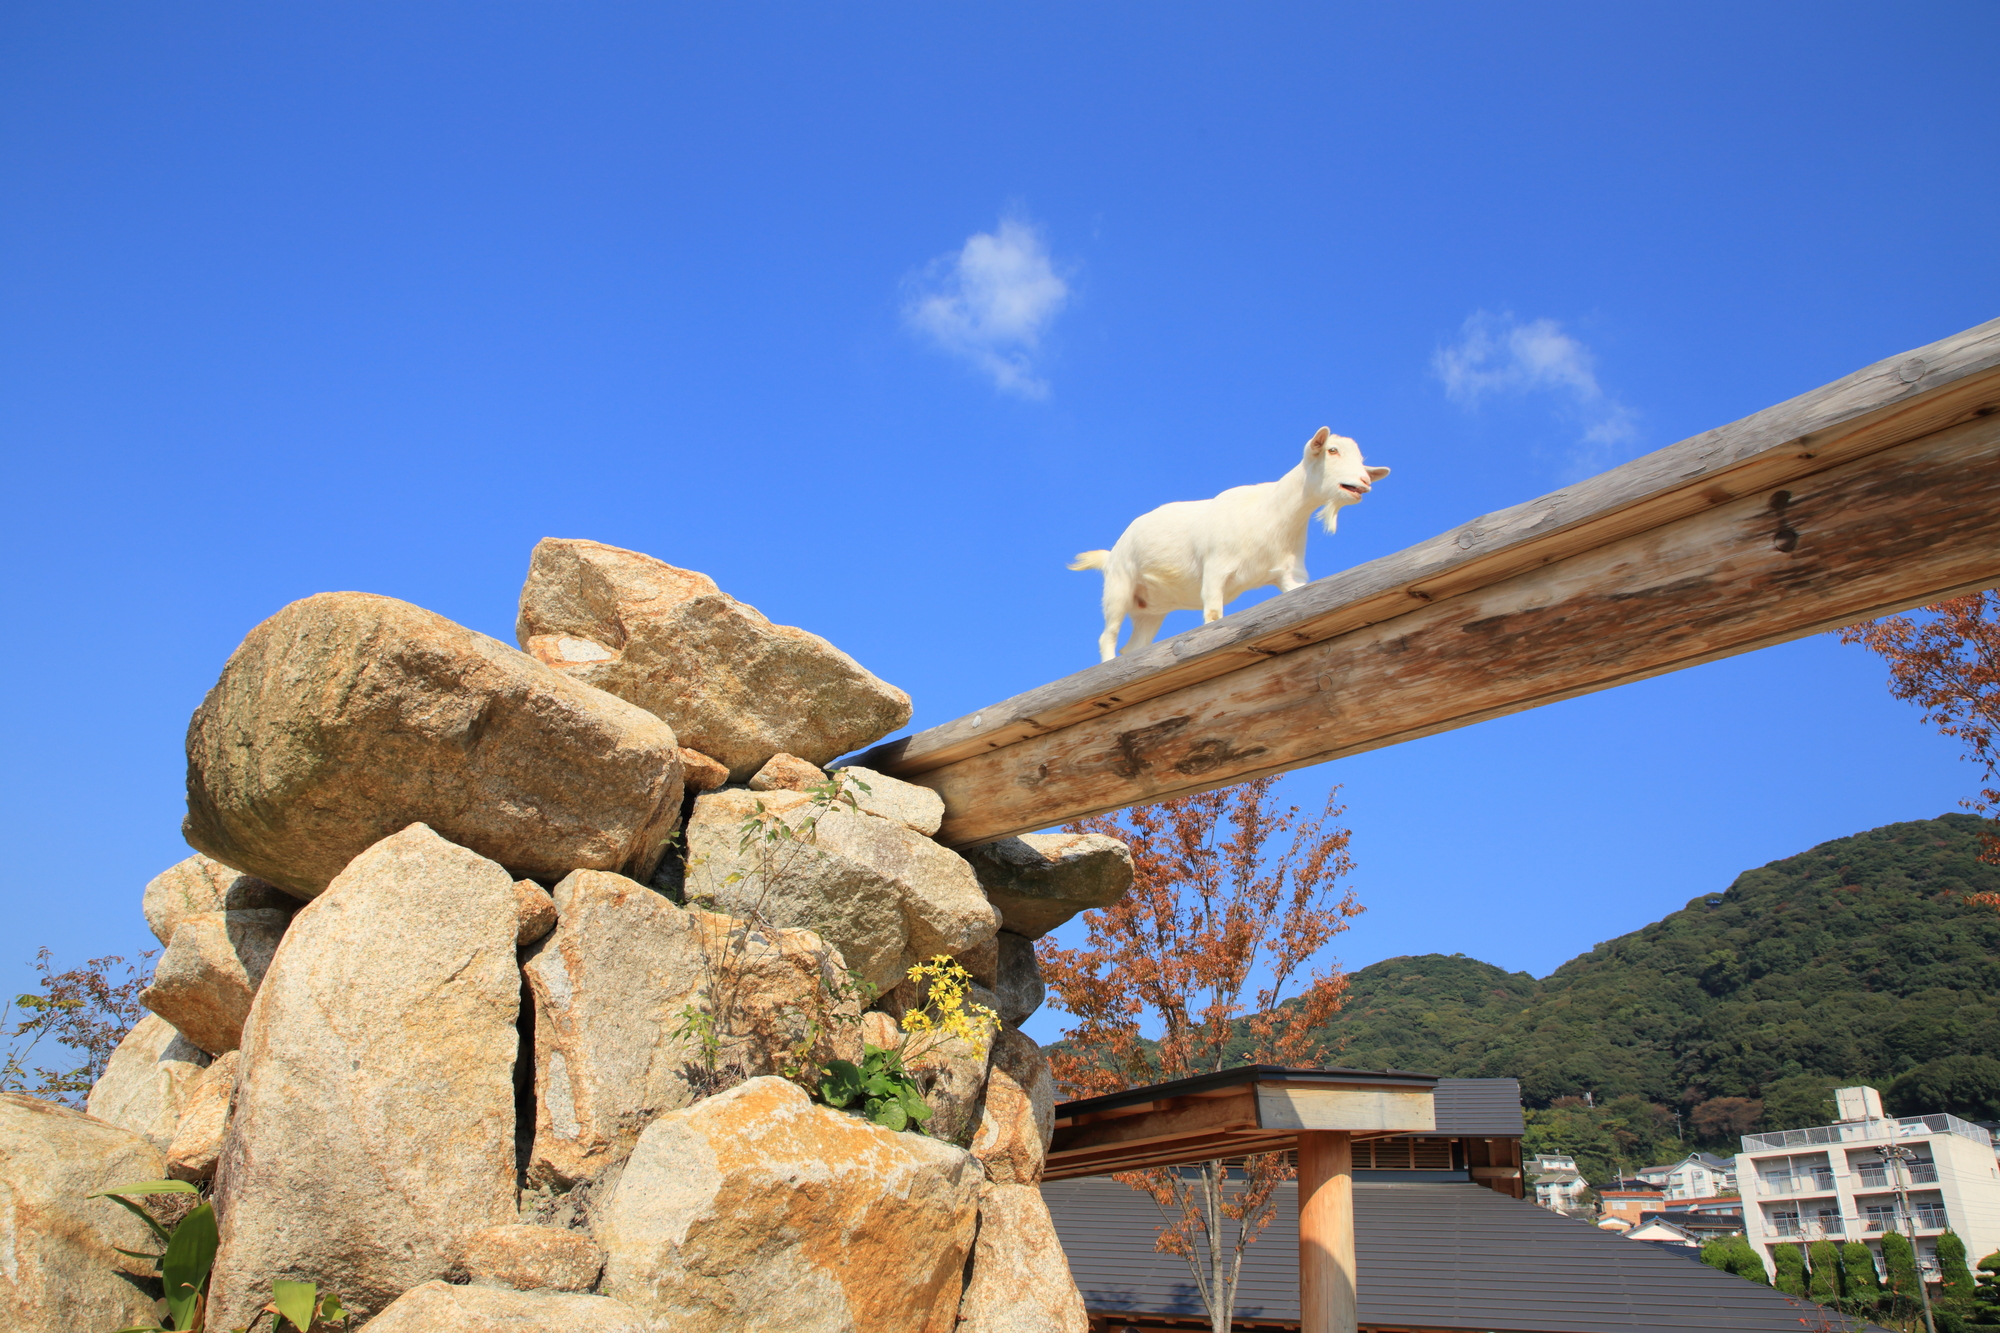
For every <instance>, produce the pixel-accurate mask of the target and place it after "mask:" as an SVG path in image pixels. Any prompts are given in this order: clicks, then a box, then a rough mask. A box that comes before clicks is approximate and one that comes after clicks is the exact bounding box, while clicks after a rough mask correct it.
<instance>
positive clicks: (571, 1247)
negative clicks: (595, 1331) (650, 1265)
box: [459, 1222, 604, 1291]
mask: <svg viewBox="0 0 2000 1333" xmlns="http://www.w3.org/2000/svg"><path fill="white" fill-rule="evenodd" d="M459 1264H460V1267H461V1269H462V1270H463V1272H464V1273H465V1276H466V1278H467V1280H469V1281H470V1282H472V1283H473V1284H474V1285H475V1286H482V1287H512V1288H514V1289H515V1290H516V1291H589V1290H590V1289H591V1288H592V1287H594V1286H596V1285H597V1275H598V1274H599V1273H600V1272H602V1271H603V1269H604V1251H603V1250H601V1249H599V1248H598V1247H597V1243H596V1242H595V1241H593V1240H591V1238H590V1237H588V1236H586V1235H584V1234H583V1233H582V1232H580V1231H570V1230H568V1229H566V1228H563V1227H542V1226H532V1225H530V1224H528V1223H525V1222H509V1223H505V1224H504V1225H501V1226H497V1227H487V1228H486V1229H484V1230H483V1231H475V1232H473V1233H472V1234H471V1235H470V1236H468V1237H466V1238H465V1245H464V1247H463V1248H462V1249H461V1250H460V1251H459Z"/></svg>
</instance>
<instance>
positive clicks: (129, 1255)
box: [111, 1245, 166, 1268]
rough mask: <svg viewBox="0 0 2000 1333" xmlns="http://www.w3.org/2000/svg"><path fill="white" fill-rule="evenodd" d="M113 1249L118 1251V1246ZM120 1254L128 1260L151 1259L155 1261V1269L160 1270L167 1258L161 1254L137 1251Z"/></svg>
mask: <svg viewBox="0 0 2000 1333" xmlns="http://www.w3.org/2000/svg"><path fill="white" fill-rule="evenodd" d="M111 1248H112V1249H114V1250H118V1247H117V1246H116V1245H113V1246H112V1247H111ZM118 1253H120V1254H122V1255H124V1256H125V1257H126V1258H127V1259H150V1260H152V1261H153V1267H155V1268H158V1267H159V1266H160V1260H161V1259H163V1258H165V1257H166V1256H165V1255H160V1254H141V1253H139V1251H137V1250H118Z"/></svg>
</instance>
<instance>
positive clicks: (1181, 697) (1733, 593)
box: [858, 320, 2000, 847]
mask: <svg viewBox="0 0 2000 1333" xmlns="http://www.w3.org/2000/svg"><path fill="white" fill-rule="evenodd" d="M1996 413H2000V320H1995V321H1992V322H1990V323H1987V324H1984V325H1981V326H1980V327H1979V328H1976V329H1972V330H1969V331H1967V332H1966V333H1963V334H1959V335H1957V336H1955V337H1953V338H1948V339H1945V340H1943V341H1941V342H1938V343H1934V344H1932V345H1931V346H1929V347H1925V348H1919V349H1917V350H1916V351H1914V352H1911V353H1906V354H1905V355H1903V356H1901V357H1894V358H1891V359H1890V360H1888V361H1884V362H1881V363H1878V364H1877V365H1875V366H1871V367H1869V368H1868V369H1866V370H1863V371H1858V372H1856V373H1855V374H1854V375H1850V376H1848V377H1847V378H1846V379H1844V380H1841V381H1839V382H1838V383H1835V384H1832V385H1828V386H1826V387H1825V388H1823V389H1820V390H1816V391H1814V392H1813V393H1810V394H1806V395H1803V396H1801V397H1800V398H1797V399H1794V400H1792V401H1791V402H1789V403H1786V404H1782V405H1780V406H1779V407H1775V408H1772V409H1769V410H1768V411H1766V412H1760V413H1758V414H1757V415H1756V416H1753V417H1748V418H1745V419H1744V420H1743V421H1739V422H1736V423H1734V424H1733V425H1731V426H1726V427H1723V428H1721V429H1719V430H1715V431H1710V432H1707V433H1706V434H1704V435H1699V436H1696V437H1694V438H1693V439H1690V440H1686V441H1683V442H1682V443H1680V444H1677V445H1673V446H1671V447H1669V448H1667V449H1663V450H1660V451H1659V452H1657V453H1654V454H1651V455H1648V456H1647V457H1645V458H1641V459H1638V460H1636V461H1634V462H1632V463H1629V464H1627V465H1626V466H1624V467H1622V468H1618V469H1615V470H1614V471H1612V472H1609V473H1605V474H1604V475H1602V476H1600V477H1596V478H1593V479H1591V480H1590V481H1587V482H1584V483H1582V484H1580V485H1578V486H1575V487H1572V488H1569V489H1568V490H1565V491H1562V492H1558V493H1556V494H1554V495H1551V496H1544V497H1543V498H1541V499H1540V500H1535V501H1531V502H1529V503H1528V504H1525V505H1519V506H1516V507H1515V508H1513V509H1510V510H1504V511H1501V512H1500V513H1498V514H1493V515H1489V516H1487V517H1486V518H1484V519H1480V520H1477V521H1475V522H1474V523H1471V524H1466V525H1464V526H1462V527H1461V528H1459V529H1457V530H1455V531H1454V532H1450V533H1446V534H1444V535H1442V536H1440V537H1436V538H1433V539H1432V540H1431V541H1429V542H1426V543H1424V544H1422V545H1420V546H1417V547H1413V548H1411V549H1409V550H1407V551H1403V552H1399V553H1397V554H1396V555H1392V556H1387V557H1384V558H1383V559H1381V560H1377V561H1374V562H1371V563H1370V564H1368V565H1364V566H1361V567H1359V568H1358V569H1354V570H1349V571H1347V573H1345V574H1342V575H1339V576H1336V577H1334V578H1332V579H1327V580H1322V581H1321V582H1318V583H1314V584H1310V585H1308V586H1307V587H1305V588H1301V589H1298V590H1297V591H1294V592H1291V593H1287V594H1285V595H1284V596H1281V597H1275V598H1272V599H1271V600H1269V601H1267V602H1264V603H1262V604H1260V605H1258V606H1256V607H1253V608H1251V609H1250V610H1248V611H1244V612H1240V613H1238V614H1236V615H1231V616H1227V617H1224V618H1223V619H1222V620H1220V621H1217V622H1215V623H1214V624H1211V625H1204V626H1202V627H1200V628H1199V629H1196V630H1191V631H1189V632H1187V633H1185V634H1181V635H1177V636H1176V637H1174V638H1173V639H1169V640H1167V641H1166V642H1164V643H1161V644H1157V645H1155V646H1153V647H1152V648H1149V649H1147V650H1145V651H1144V652H1141V653H1138V654H1135V655H1134V656H1132V657H1121V658H1119V659H1116V660H1115V661H1112V662H1108V663H1104V664H1102V665H1100V666H1097V667H1092V668H1090V669H1089V670H1087V671H1082V672H1078V673H1077V674H1076V675H1074V676H1071V677H1069V678H1067V679H1066V680H1063V681H1058V682H1056V683H1055V684H1053V685H1049V686H1044V687H1042V688H1041V689H1039V690H1036V691H1031V692H1030V693H1029V694H1026V695H1022V696H1019V697H1017V698H1016V699H1012V700H1008V701H1007V702H1005V703H1003V704H1000V705H996V706H995V707H993V708H991V709H986V710H982V711H981V712H980V713H977V714H974V715H972V716H971V717H968V718H962V719H960V720H958V721H957V722H952V723H947V724H945V725H944V726H942V727H934V728H932V729H930V730H929V731H926V732H922V733H919V734H918V735H916V736H913V737H909V738H906V739H904V740H901V741H896V742H892V743H891V744H889V745H886V746H881V747H878V748H877V749H876V750H873V751H870V752H869V753H868V754H867V755H866V756H863V757H862V758H861V759H860V760H859V761H858V762H861V763H864V764H866V765H867V766H869V767H872V768H876V769H879V770H881V771H883V772H886V773H890V774H893V775H895V776H899V777H903V778H906V779H908V780H910V781H914V782H920V783H923V784H924V785H926V786H930V787H932V788H934V789H935V790H937V791H938V792H939V793H940V794H941V795H943V797H944V799H945V812H946V813H945V824H944V828H943V829H942V831H941V832H940V834H939V837H940V839H941V840H942V841H944V842H946V843H947V844H948V845H952V846H961V847H962V846H971V845H974V844H977V843H981V842H988V841H991V840H993V839H995V838H1001V837H1006V836H1008V835H1010V834H1015V833H1023V832H1028V831H1031V830H1034V829H1039V828H1047V827H1050V826H1052V825H1055V824H1059V823H1062V822H1064V821H1065V820H1069V819H1074V818H1077V817H1080V816H1082V815H1086V814H1094V813H1098V812H1102V811H1106V810H1113V809H1119V808H1122V807H1124V806H1128V805H1135V804H1140V803H1143V802H1147V801H1154V800H1160V799H1164V798H1166V797H1170V796H1175V795H1181V794H1185V793H1187V792H1192V791H1200V790H1204V789H1206V788H1209V787H1216V786H1222V785H1225V784H1228V783H1232V782H1240V781H1243V780H1245V779H1247V778H1251V777H1256V776H1259V775H1261V774H1264V773H1272V772H1280V771H1283V770H1286V769H1292V768H1299V767H1303V766H1305V765H1308V764H1315V763H1320V762H1323V761H1325V760H1329V759H1336V758H1340V757H1342V756H1344V755H1349V754H1358V753H1361V752H1363V751H1366V750H1371V749H1376V748H1378V747H1380V746H1384V745H1392V744H1395V743H1397V742H1400V741H1405V740H1411V739H1415V738H1417V737H1420V736H1427V735H1432V734H1435V733H1437V732H1440V731H1445V730H1449V729H1451V728H1453V727H1459V726H1465V725H1468V724H1470V723H1473V722H1478V721H1482V720H1484V719H1486V718H1491V717H1499V716H1502V715H1504V714H1507V713H1512V712H1518V711H1520V710H1522V709H1526V708H1532V707H1535V706H1536V705H1538V704H1544V703H1552V702H1554V701H1556V700H1559V699H1566V698H1572V697H1575V696H1576V695H1579V694H1585V693H1589V692H1591V691H1594V690H1600V689H1606V688H1609V687H1611V686H1613V685H1619V684H1623V683H1625V682H1628V681H1633V680H1640V679H1644V678H1646V677H1648V676H1653V675H1658V674H1661V673H1663V672H1667V671H1673V670H1677V669H1679V668H1681V667H1686V666H1693V665H1696V664H1698V663H1701V662H1707V661H1713V660H1716V659H1718V658H1721V657H1727V656H1730V655H1733V654H1736V653H1741V652H1747V651H1750V650H1752V649H1755V648H1761V647H1765V646H1768V645H1770V644H1774V643H1781V642H1784V641H1786V640H1789V639H1794V638H1799V637H1801V636H1803V635H1806V634H1811V633H1815V632H1817V631H1820V630H1823V629H1828V628H1832V627H1835V626H1839V625H1844V624H1851V623H1853V622H1855V621H1858V620H1864V619H1868V618H1870V617H1872V616H1876V615H1881V614H1886V613H1888V612H1890V611H1896V610H1902V609H1905V608H1907V607H1910V606H1915V605H1918V604H1921V603H1923V602H1927V601H1932V600H1936V599H1938V598H1940V597H1945V596H1951V595H1956V594H1959V593H1963V592H1968V591H1973V590H1976V589H1980V588H1985V587H1992V586H1996V585H2000V417H1996Z"/></svg>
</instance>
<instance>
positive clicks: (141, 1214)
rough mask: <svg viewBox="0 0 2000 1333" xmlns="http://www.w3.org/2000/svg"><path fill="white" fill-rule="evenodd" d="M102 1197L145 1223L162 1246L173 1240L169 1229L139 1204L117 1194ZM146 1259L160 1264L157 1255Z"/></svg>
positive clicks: (95, 1196) (150, 1255)
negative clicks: (168, 1233)
mask: <svg viewBox="0 0 2000 1333" xmlns="http://www.w3.org/2000/svg"><path fill="white" fill-rule="evenodd" d="M90 1197H91V1198H93V1199H95V1198H98V1197H100V1196H98V1195H95V1194H93V1195H91V1196H90ZM102 1197H103V1198H107V1199H109V1200H111V1202H113V1203H115V1204H117V1205H118V1206H119V1207H120V1208H123V1209H124V1210H125V1211H126V1212H128V1213H130V1214H132V1216H134V1217H136V1218H138V1219H139V1220H140V1221H141V1222H144V1223H145V1224H146V1225H147V1226H148V1227H150V1228H152V1231H153V1234H154V1235H155V1236H158V1237H159V1238H160V1242H161V1243H162V1244H165V1243H166V1242H167V1241H169V1240H171V1239H172V1237H170V1236H168V1235H167V1229H166V1228H165V1227H163V1226H161V1225H160V1224H159V1222H158V1221H157V1220H156V1219H155V1218H154V1217H153V1215H152V1214H151V1213H149V1212H147V1211H146V1210H145V1209H144V1208H141V1207H140V1206H139V1205H138V1204H136V1203H133V1202H132V1201H131V1200H130V1199H126V1198H121V1197H119V1196H118V1195H116V1194H106V1195H103V1196H102ZM146 1258H148V1259H151V1260H153V1261H154V1262H155V1263H156V1264H157V1263H158V1262H159V1258H160V1256H159V1255H157V1254H149V1255H147V1256H146Z"/></svg>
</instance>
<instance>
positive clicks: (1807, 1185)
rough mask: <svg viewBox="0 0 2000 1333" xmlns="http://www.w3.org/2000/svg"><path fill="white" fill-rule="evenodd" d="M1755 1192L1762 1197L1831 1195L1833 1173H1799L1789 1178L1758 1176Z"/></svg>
mask: <svg viewBox="0 0 2000 1333" xmlns="http://www.w3.org/2000/svg"><path fill="white" fill-rule="evenodd" d="M1757 1192H1758V1193H1759V1194H1763V1195H1767V1196H1768V1195H1783V1194H1831V1193H1833V1172H1831V1171H1800V1172H1794V1173H1793V1174H1791V1175H1789V1176H1760V1177H1758V1180H1757Z"/></svg>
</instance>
